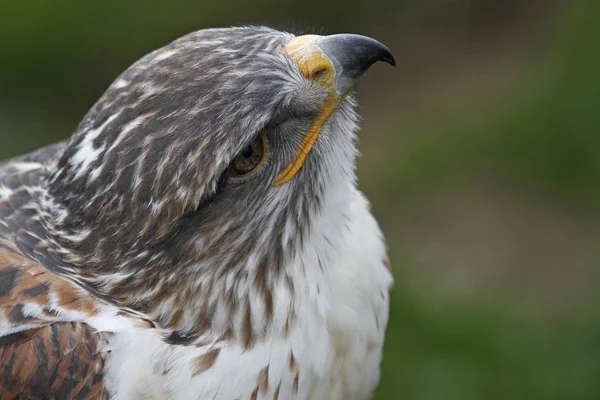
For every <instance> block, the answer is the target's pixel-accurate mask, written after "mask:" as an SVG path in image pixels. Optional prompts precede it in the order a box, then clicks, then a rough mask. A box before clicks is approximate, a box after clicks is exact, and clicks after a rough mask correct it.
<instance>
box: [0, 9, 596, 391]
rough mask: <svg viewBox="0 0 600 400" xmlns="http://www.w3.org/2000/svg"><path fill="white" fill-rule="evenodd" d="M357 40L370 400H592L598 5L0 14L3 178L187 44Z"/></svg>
mask: <svg viewBox="0 0 600 400" xmlns="http://www.w3.org/2000/svg"><path fill="white" fill-rule="evenodd" d="M238 24H268V25H271V26H275V27H279V28H284V29H290V30H294V31H297V32H314V31H316V32H319V33H337V32H344V31H347V32H354V33H362V34H366V35H369V36H373V37H375V38H377V39H379V40H381V41H382V42H384V43H386V44H388V45H389V47H390V48H391V49H392V50H393V52H394V53H395V55H396V59H397V60H398V67H397V68H395V69H393V68H389V66H387V65H383V64H382V65H377V66H375V67H373V68H372V69H371V71H370V73H369V74H368V76H367V77H366V78H365V79H363V81H362V82H361V84H360V87H359V100H360V101H361V104H362V114H363V116H364V121H363V130H362V133H361V143H360V148H361V151H362V152H363V154H364V155H363V156H362V158H361V159H360V162H359V168H360V185H361V187H362V189H363V190H364V191H365V192H366V193H367V195H368V196H369V197H370V199H371V200H372V203H373V210H374V213H375V214H376V216H377V217H378V219H379V220H380V222H381V225H382V227H383V230H384V231H385V233H386V235H387V237H388V240H389V247H390V255H391V259H392V263H393V268H394V273H395V277H396V286H395V289H394V292H393V297H392V307H391V322H390V325H389V330H388V337H387V342H386V347H385V360H384V363H383V375H382V381H381V386H380V388H379V390H378V392H377V395H376V398H377V399H378V400H382V399H409V400H410V399H416V400H421V399H422V400H442V399H443V400H453V399H457V400H471V399H473V400H475V399H477V400H479V399H491V400H494V399H503V400H505V399H543V400H552V399H561V400H579V399H600V312H599V311H600V307H599V303H598V299H599V297H600V296H598V294H597V293H598V288H599V287H600V281H599V280H598V278H599V275H600V268H599V266H600V202H599V199H600V131H599V130H600V1H597V0H588V1H585V0H580V1H576V0H572V1H570V0H420V1H419V0H365V1H358V0H345V1H342V0H331V1H323V0H305V1H303V2H292V1H287V0H258V1H253V2H244V1H241V0H240V1H238V2H234V3H232V2H229V1H222V0H221V1H214V0H210V1H185V0H170V1H168V2H165V1H159V0H146V1H143V2H142V1H139V2H131V1H118V2H117V1H102V2H82V1H79V0H60V1H59V0H57V1H48V0H29V1H23V2H17V1H2V2H1V3H0V139H1V140H0V159H2V158H8V157H11V156H14V155H17V154H21V153H24V152H27V151H30V150H33V149H35V148H37V147H39V146H42V145H45V144H48V143H51V142H54V141H56V140H59V139H63V138H66V137H68V136H69V134H70V133H71V132H72V131H73V129H74V128H75V126H76V125H77V123H78V122H79V120H80V118H81V117H82V116H83V115H84V114H85V112H86V111H87V110H88V109H89V107H90V106H91V105H92V104H93V103H94V102H95V100H96V99H97V98H98V97H99V96H100V95H101V93H102V92H103V91H104V89H105V88H106V87H107V86H108V85H109V84H110V82H111V81H112V79H114V78H115V77H116V76H117V75H118V74H119V73H120V72H121V71H122V70H124V69H125V68H126V67H127V66H129V65H130V64H131V63H132V62H134V61H135V60H136V59H138V58H139V57H141V56H142V55H144V54H145V53H147V52H149V51H151V50H153V49H155V48H157V47H160V46H162V45H164V44H166V43H168V42H169V41H171V40H173V39H175V38H177V37H179V36H181V35H183V34H185V33H188V32H190V31H193V30H196V29H201V28H206V27H214V26H223V25H238Z"/></svg>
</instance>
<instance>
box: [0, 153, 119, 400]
mask: <svg viewBox="0 0 600 400" xmlns="http://www.w3.org/2000/svg"><path fill="white" fill-rule="evenodd" d="M63 148H64V144H58V145H54V146H51V147H48V148H46V149H42V150H39V151H37V152H35V153H32V154H30V155H27V156H23V157H21V158H19V159H15V160H12V161H11V162H9V163H5V164H0V399H104V398H107V394H106V393H105V392H104V386H103V383H102V371H103V367H104V358H103V354H102V352H101V350H100V349H101V344H102V335H101V334H100V333H98V332H95V331H94V330H93V328H91V327H90V326H88V325H86V324H85V321H86V319H88V318H90V317H93V316H94V315H96V312H97V300H96V299H95V298H93V297H92V296H91V295H90V294H89V293H88V292H87V291H85V290H84V289H82V288H81V287H79V286H78V285H76V284H75V283H73V282H71V281H69V280H67V279H66V278H64V277H61V276H59V275H56V274H54V273H52V272H51V271H50V270H48V269H47V268H45V267H44V266H42V265H41V264H40V263H39V262H38V261H36V260H34V259H32V258H30V256H31V254H32V252H31V251H30V250H32V249H34V248H36V249H42V250H43V245H44V243H43V240H42V239H41V238H43V233H44V232H43V227H42V226H41V225H40V224H39V223H38V222H37V220H38V218H37V216H36V213H37V210H36V208H35V207H34V206H32V204H34V203H35V202H34V201H32V200H33V197H34V196H36V194H37V193H39V186H38V185H39V184H40V181H41V180H42V178H43V176H44V174H45V173H46V171H47V170H46V166H47V165H49V164H50V163H54V162H56V160H57V159H58V157H59V154H60V152H61V151H62V149H63ZM28 255H29V256H28Z"/></svg>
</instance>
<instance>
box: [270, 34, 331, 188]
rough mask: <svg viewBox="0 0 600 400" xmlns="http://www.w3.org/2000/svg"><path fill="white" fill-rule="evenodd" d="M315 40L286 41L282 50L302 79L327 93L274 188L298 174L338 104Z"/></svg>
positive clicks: (312, 37)
mask: <svg viewBox="0 0 600 400" xmlns="http://www.w3.org/2000/svg"><path fill="white" fill-rule="evenodd" d="M318 38H319V36H317V35H305V36H298V37H295V38H293V39H292V40H290V42H289V43H288V44H287V45H286V46H285V48H284V49H285V52H286V53H287V54H288V55H289V56H290V57H291V58H292V59H293V60H294V61H295V62H296V64H297V65H298V68H299V69H300V72H301V73H302V75H304V77H305V78H306V79H311V80H313V81H315V82H316V83H318V84H320V85H323V86H325V87H328V88H329V89H330V94H329V96H327V99H325V101H324V102H323V104H322V105H321V107H320V112H319V114H318V115H317V116H316V117H315V119H314V120H313V121H312V122H311V123H310V125H309V126H308V129H307V130H306V133H305V134H304V137H303V138H302V142H301V143H300V148H299V149H298V152H297V153H296V156H295V157H294V159H293V160H292V162H290V164H289V165H288V166H287V167H286V169H284V170H283V171H282V172H281V173H280V174H279V176H278V177H277V179H276V180H275V183H274V185H275V186H279V185H282V184H284V183H286V182H289V181H290V180H291V179H292V178H293V177H294V175H296V174H297V173H298V171H300V168H302V165H303V164H304V161H305V160H306V157H307V156H308V153H309V152H310V149H311V148H312V146H313V144H315V142H316V140H317V138H318V137H319V132H320V131H321V127H322V126H323V124H324V123H325V121H327V118H329V117H330V116H331V114H332V113H333V111H334V110H335V108H336V107H337V105H338V103H339V102H340V98H339V97H338V95H337V94H336V91H335V89H334V88H333V82H334V79H335V70H334V68H333V64H332V63H331V60H329V58H328V57H327V56H326V55H325V54H324V53H323V51H322V50H321V49H320V48H319V47H318V46H317V45H316V44H315V42H316V40H317V39H318Z"/></svg>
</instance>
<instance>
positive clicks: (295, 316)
mask: <svg viewBox="0 0 600 400" xmlns="http://www.w3.org/2000/svg"><path fill="white" fill-rule="evenodd" d="M378 60H384V61H388V62H390V63H393V58H392V57H391V54H390V53H389V50H387V49H386V48H385V47H383V45H381V44H380V43H378V42H375V41H374V40H372V39H368V38H365V37H359V36H356V35H340V36H336V35H334V36H326V37H317V36H301V37H294V36H293V35H290V34H288V33H283V32H278V31H275V30H271V29H268V28H262V27H247V28H229V29H212V30H203V31H198V32H195V33H192V34H190V35H187V36H185V37H183V38H181V39H179V40H177V41H175V42H173V43H171V44H169V45H167V46H165V47H163V48H162V49H159V50H157V51H155V52H153V53H150V54H149V55H147V56H145V57H143V58H142V59H141V60H140V61H138V62H137V63H135V64H134V65H133V66H132V67H130V68H129V69H128V70H127V71H125V72H124V73H123V74H122V75H121V76H120V77H118V78H117V79H116V80H115V82H114V83H113V84H112V85H111V87H110V88H109V89H108V90H107V91H106V93H104V95H103V96H102V97H101V98H100V100H99V101H98V103H96V104H95V105H94V107H92V109H91V110H90V111H89V113H88V114H87V115H86V116H85V118H84V119H83V121H82V122H81V124H80V125H79V127H78V128H77V130H76V131H75V133H74V134H73V136H72V138H71V139H70V141H69V142H68V143H67V142H65V143H59V144H56V145H54V146H50V147H48V148H44V149H41V150H39V151H37V152H35V153H32V154H30V155H27V156H24V157H21V158H18V159H14V160H10V161H8V162H5V163H3V164H0V360H1V361H2V363H1V365H2V366H0V398H2V399H5V398H6V399H9V398H34V399H37V398H40V399H42V398H80V399H87V398H111V399H153V398H157V399H158V398H160V399H224V400H230V399H231V400H233V399H361V400H362V399H367V398H369V396H370V395H371V393H372V392H373V390H374V389H375V388H376V386H377V382H378V380H379V364H380V360H381V348H382V345H383V338H384V334H385V327H386V324H387V315H388V301H389V299H388V296H389V292H388V291H389V288H390V285H391V283H392V277H391V274H390V272H389V261H387V258H386V249H385V245H384V241H383V236H382V234H381V232H380V230H379V227H378V225H377V223H376V221H375V220H374V218H373V217H372V215H371V214H370V211H369V205H368V202H367V201H366V199H365V198H364V196H363V195H362V194H361V193H360V192H359V191H358V190H357V188H356V176H355V158H356V145H355V140H356V138H355V132H356V130H357V120H358V117H357V114H356V112H355V102H354V100H353V97H352V95H351V94H349V91H350V89H351V87H352V84H353V82H354V80H355V79H357V78H358V77H359V76H360V75H361V74H362V73H363V72H364V71H365V70H366V69H367V68H368V67H369V66H370V65H371V64H372V63H374V62H376V61H378ZM18 396H21V397H18Z"/></svg>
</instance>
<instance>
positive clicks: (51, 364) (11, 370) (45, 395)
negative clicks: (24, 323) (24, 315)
mask: <svg viewBox="0 0 600 400" xmlns="http://www.w3.org/2000/svg"><path fill="white" fill-rule="evenodd" d="M24 334H26V335H28V336H26V337H20V338H19V339H16V338H14V339H15V340H11V339H13V338H11V336H15V335H17V336H22V333H21V332H19V333H16V334H12V335H8V336H4V337H3V338H0V399H2V400H4V399H7V400H8V399H15V398H20V399H21V398H25V399H107V398H108V395H107V393H106V392H105V391H104V386H103V384H102V370H103V368H104V360H103V358H102V355H101V354H100V353H99V351H98V346H99V344H100V341H101V338H100V335H99V334H98V333H94V332H92V330H91V329H90V328H89V327H88V326H87V325H84V324H76V323H55V324H52V325H49V326H46V327H44V328H39V329H36V330H34V331H27V332H26V333H24ZM2 340H3V341H2Z"/></svg>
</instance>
